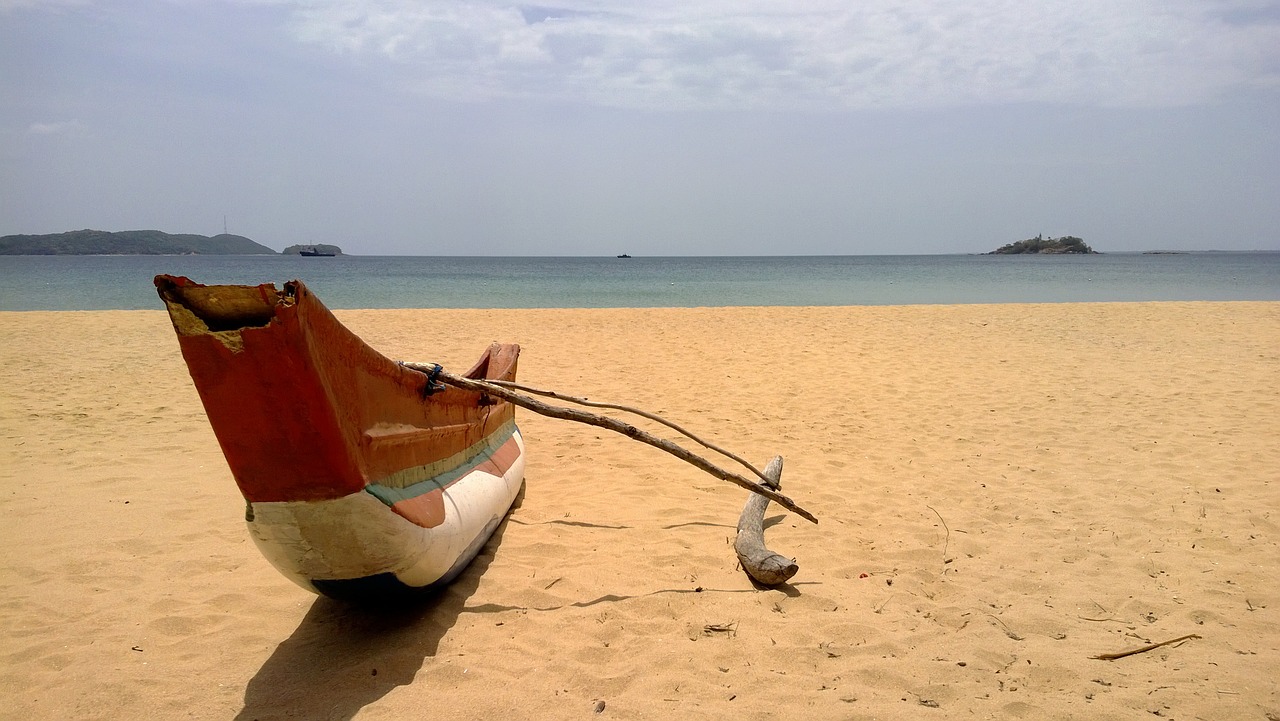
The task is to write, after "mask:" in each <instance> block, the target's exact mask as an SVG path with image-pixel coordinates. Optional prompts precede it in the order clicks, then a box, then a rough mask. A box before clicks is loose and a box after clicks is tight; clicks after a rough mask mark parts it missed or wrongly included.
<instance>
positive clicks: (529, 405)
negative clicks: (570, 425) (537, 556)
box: [400, 361, 818, 523]
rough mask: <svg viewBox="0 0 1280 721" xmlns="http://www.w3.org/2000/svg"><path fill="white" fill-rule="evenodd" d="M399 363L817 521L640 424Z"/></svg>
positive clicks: (429, 366) (428, 367) (761, 486)
mask: <svg viewBox="0 0 1280 721" xmlns="http://www.w3.org/2000/svg"><path fill="white" fill-rule="evenodd" d="M400 365H402V366H404V367H405V368H408V369H410V370H414V371H418V372H419V373H424V374H426V375H427V376H428V377H430V378H432V379H434V380H435V381H438V382H440V383H444V384H446V385H451V386H454V387H456V388H461V389H463V390H469V391H474V392H477V393H486V394H488V395H491V396H494V397H496V398H501V399H503V400H505V401H507V402H509V403H511V404H513V405H517V406H520V407H521V408H525V409H528V410H531V411H533V412H534V413H537V414H539V415H543V416H547V417H549V418H559V419H561V420H566V421H577V422H578V423H585V424H587V425H591V426H596V427H597V428H604V429H606V430H610V431H613V432H615V433H621V434H622V435H624V436H626V437H628V438H631V439H632V440H636V441H640V442H641V443H645V444H648V445H650V446H653V447H654V448H657V449H658V450H662V451H666V452H667V453H670V454H671V455H673V456H675V457H676V458H679V459H680V460H682V461H684V462H686V463H688V464H690V465H692V466H694V467H695V468H698V469H700V470H702V471H704V472H706V473H709V474H711V475H712V476H715V477H716V478H719V479H720V480H722V481H728V482H730V483H732V484H734V485H737V486H740V487H742V488H745V489H747V490H748V491H751V492H752V493H756V494H759V495H761V496H764V497H765V498H768V499H769V500H771V501H773V502H774V503H777V504H778V505H779V506H782V507H783V508H785V509H787V510H788V511H791V512H792V513H794V514H796V515H798V516H800V517H801V518H803V519H805V520H806V521H810V522H812V523H817V522H818V519H817V517H815V516H814V515H813V514H812V513H810V512H808V511H806V510H805V509H803V508H801V507H800V506H799V505H797V504H796V502H795V501H793V500H791V499H790V498H787V497H786V496H784V495H782V494H781V493H778V492H777V491H775V490H774V489H772V488H769V487H768V486H766V485H764V484H762V483H756V482H754V481H750V480H748V479H746V478H744V477H742V476H740V475H738V474H737V473H732V472H730V471H726V470H724V469H723V468H720V467H719V466H717V465H715V464H714V463H712V462H711V461H708V460H707V459H705V458H703V457H702V456H699V455H697V454H695V453H692V452H690V451H689V450H687V449H685V448H682V447H680V446H678V445H676V444H674V443H672V442H671V441H668V440H665V439H662V438H658V437H657V436H655V435H653V434H651V433H648V432H646V431H643V430H641V429H639V428H636V427H635V426H633V425H631V424H630V423H624V422H622V421H620V420H618V419H617V418H611V417H609V416H602V415H597V414H595V413H588V412H586V411H580V410H577V409H576V408H563V407H561V406H553V405H549V404H547V403H543V402H542V401H539V400H536V399H533V398H530V397H528V396H525V395H521V394H519V393H516V392H515V391H513V390H511V389H509V388H504V387H502V386H500V385H496V384H494V383H490V382H488V381H483V380H477V379H474V378H465V377H463V376H459V375H455V374H453V373H449V372H448V371H445V370H443V369H441V368H440V367H439V366H437V365H433V364H426V363H409V362H406V361H401V362H400Z"/></svg>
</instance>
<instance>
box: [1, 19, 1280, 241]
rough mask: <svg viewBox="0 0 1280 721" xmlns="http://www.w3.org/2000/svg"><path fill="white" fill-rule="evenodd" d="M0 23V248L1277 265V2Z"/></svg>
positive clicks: (1279, 213)
mask: <svg viewBox="0 0 1280 721" xmlns="http://www.w3.org/2000/svg"><path fill="white" fill-rule="evenodd" d="M547 2H548V3H550V4H546V5H522V4H514V3H511V2H504V1H502V0H494V1H481V0H476V1H472V2H462V1H455V0H335V1H334V2H320V1H318V0H226V1H223V2H214V1H212V0H207V1H202V0H168V1H163V0H158V1H154V2H145V1H142V0H137V1H113V2H98V1H95V0H81V1H73V0H0V235H7V234H17V233H26V234H38V233H56V232H63V231H67V230H76V229H81V228H94V229H99V230H137V229H158V230H164V231H167V232H171V233H199V234H203V235H214V234H217V233H221V232H222V231H223V228H224V227H225V228H226V229H227V230H228V231H230V232H231V233H235V234H239V235H244V236H247V237H250V238H252V239H254V240H256V241H258V242H260V243H263V244H264V245H267V246H270V247H273V248H275V249H277V250H279V249H282V248H284V247H285V246H288V245H292V244H298V243H332V244H336V245H339V246H341V247H342V248H343V249H344V250H345V251H346V252H348V253H353V254H369V255H537V256H541V255H550V256H590V255H614V254H617V253H624V252H625V253H629V254H632V255H668V256H670V255H675V256H678V255H860V254H923V253H973V252H985V251H988V250H992V249H994V248H996V247H999V246H1001V245H1004V244H1006V243H1009V242H1013V241H1015V240H1020V239H1023V238H1029V237H1034V236H1036V235H1040V234H1043V235H1046V236H1052V237H1057V236H1061V235H1074V236H1078V237H1081V238H1084V240H1085V241H1086V242H1087V243H1089V244H1090V245H1091V246H1093V247H1094V248H1095V249H1097V250H1100V251H1104V252H1105V251H1113V252H1119V251H1135V250H1154V249H1163V250H1210V249H1219V250H1280V2H1275V1H1269V0H1268V1H1264V0H1072V1H1071V2H1065V1H1061V0H1033V1H1028V0H966V1H965V2H956V1H955V0H897V1H893V2H890V1H888V0H858V1H856V2H855V1H852V0H845V1H836V0H791V1H790V2H777V1H773V2H763V1H761V0H629V1H626V2H624V1H623V0H565V1H563V2H552V0H547Z"/></svg>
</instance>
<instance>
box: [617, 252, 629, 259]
mask: <svg viewBox="0 0 1280 721" xmlns="http://www.w3.org/2000/svg"><path fill="white" fill-rule="evenodd" d="M618 257H619V258H630V257H631V256H629V255H627V254H626V253H621V254H619V255H618Z"/></svg>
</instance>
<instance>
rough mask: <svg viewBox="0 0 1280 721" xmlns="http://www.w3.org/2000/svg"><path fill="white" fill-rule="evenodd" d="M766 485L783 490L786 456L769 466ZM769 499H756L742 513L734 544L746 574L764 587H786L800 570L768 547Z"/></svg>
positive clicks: (780, 457)
mask: <svg viewBox="0 0 1280 721" xmlns="http://www.w3.org/2000/svg"><path fill="white" fill-rule="evenodd" d="M764 474H765V476H767V477H768V480H767V481H766V483H767V484H768V485H770V486H772V487H773V488H774V489H777V488H780V487H781V486H782V456H774V458H773V460H772V461H769V465H768V466H765V469H764ZM768 505H769V499H768V498H765V497H764V496H761V495H758V494H756V495H752V496H751V497H750V498H748V499H747V505H746V506H744V507H743V509H742V516H741V517H740V518H739V519H738V537H737V538H736V539H735V540H734V542H733V550H734V551H737V553H738V561H739V562H740V563H741V564H742V570H744V571H746V572H747V575H748V576H751V578H753V579H755V580H756V582H757V583H760V584H761V585H764V586H779V585H781V584H783V583H786V582H787V581H789V580H790V579H791V577H792V576H794V575H796V571H799V570H800V567H799V566H798V565H796V562H795V559H793V558H787V557H786V556H783V555H781V554H778V553H774V552H773V551H770V550H769V549H768V548H766V547H765V545H764V509H765V507H766V506H768Z"/></svg>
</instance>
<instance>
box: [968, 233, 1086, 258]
mask: <svg viewBox="0 0 1280 721" xmlns="http://www.w3.org/2000/svg"><path fill="white" fill-rule="evenodd" d="M1097 252H1098V251H1096V250H1094V249H1093V248H1090V247H1089V245H1088V244H1087V243H1085V242H1084V241H1083V240H1081V239H1080V238H1077V237H1075V236H1074V235H1064V236H1062V237H1061V238H1045V237H1043V236H1039V235H1037V236H1036V237H1034V238H1028V239H1026V240H1019V241H1018V242H1016V243H1010V244H1008V245H1005V246H1002V247H1000V248H997V249H995V250H993V251H991V252H990V253H985V255H1020V254H1023V253H1039V254H1041V255H1062V254H1066V253H1080V254H1088V253H1093V254H1097Z"/></svg>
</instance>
